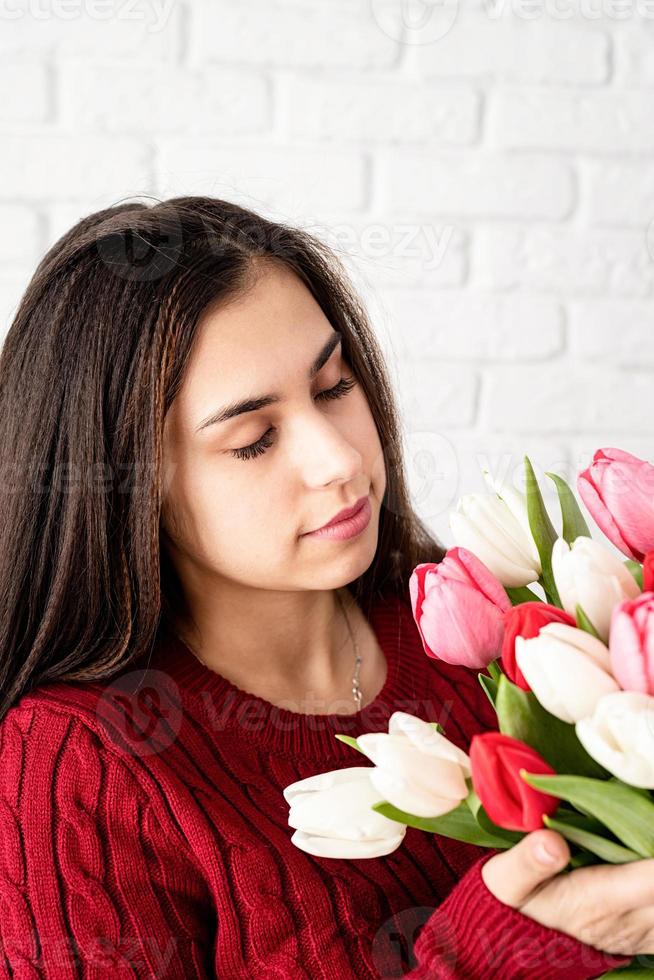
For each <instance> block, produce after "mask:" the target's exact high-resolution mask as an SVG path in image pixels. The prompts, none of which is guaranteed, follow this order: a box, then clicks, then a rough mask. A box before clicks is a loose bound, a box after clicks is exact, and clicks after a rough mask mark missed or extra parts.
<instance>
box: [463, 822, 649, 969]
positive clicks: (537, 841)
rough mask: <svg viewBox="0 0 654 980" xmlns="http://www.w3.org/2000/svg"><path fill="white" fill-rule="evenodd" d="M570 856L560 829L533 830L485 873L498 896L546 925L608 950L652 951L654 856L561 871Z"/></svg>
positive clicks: (620, 952)
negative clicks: (622, 862) (621, 862)
mask: <svg viewBox="0 0 654 980" xmlns="http://www.w3.org/2000/svg"><path fill="white" fill-rule="evenodd" d="M569 859H570V849H569V847H568V845H567V842H566V840H565V838H563V837H562V836H561V834H558V833H557V832H556V831H554V830H545V829H543V830H535V831H533V832H532V833H530V834H527V835H526V836H525V837H523V839H522V840H521V841H519V843H518V844H516V845H515V846H514V847H512V848H511V849H510V850H507V851H503V852H502V853H501V854H495V855H493V857H492V858H490V860H488V861H486V863H485V864H484V865H483V866H482V869H481V873H482V877H483V880H484V883H485V885H486V887H487V888H488V889H489V891H490V892H492V894H493V895H494V896H495V897H496V898H498V899H499V900H500V901H501V902H504V904H505V905H510V906H512V907H513V908H515V909H519V910H520V912H522V913H523V914H524V915H527V916H529V918H531V919H534V920H535V921H536V922H539V923H540V924H541V925H543V926H546V927H548V928H550V929H558V930H560V931H561V932H565V933H567V934H568V935H569V936H573V937H574V938H575V939H578V940H579V941H580V942H582V943H586V944H587V945H588V946H594V947H595V948H596V949H599V950H602V951H603V952H605V953H613V954H617V955H621V956H636V955H637V954H639V953H654V859H653V858H647V859H643V860H642V861H634V862H632V863H631V864H620V865H618V864H602V865H592V866H589V867H584V868H576V869H575V870H573V871H569V872H563V868H565V866H566V864H567V863H568V861H569ZM561 872H563V873H561Z"/></svg>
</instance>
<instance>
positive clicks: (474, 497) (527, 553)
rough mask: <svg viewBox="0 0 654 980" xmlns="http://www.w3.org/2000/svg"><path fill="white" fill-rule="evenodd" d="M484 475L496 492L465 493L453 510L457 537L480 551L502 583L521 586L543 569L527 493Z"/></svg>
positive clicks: (479, 554)
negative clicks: (529, 511)
mask: <svg viewBox="0 0 654 980" xmlns="http://www.w3.org/2000/svg"><path fill="white" fill-rule="evenodd" d="M484 475H485V476H486V479H487V481H488V482H489V483H490V484H491V486H495V487H496V492H494V493H493V494H480V493H470V494H466V495H465V496H463V497H461V499H460V500H459V502H458V504H457V507H456V510H454V511H452V512H451V514H450V528H451V529H452V534H453V535H454V540H455V542H456V543H457V545H460V546H462V547H464V548H467V549H468V550H469V551H472V552H473V553H474V554H475V555H477V557H478V558H479V559H480V560H481V561H483V563H484V564H485V565H486V566H487V568H489V569H490V571H491V572H492V573H493V575H495V576H496V577H497V578H498V579H499V581H500V583H501V584H502V585H504V586H507V587H512V588H518V587H520V586H523V585H529V584H530V583H531V582H536V581H538V578H539V577H540V574H541V570H542V569H541V562H540V557H539V554H538V549H537V547H536V544H535V542H534V539H533V537H532V534H531V530H530V527H529V518H528V516H527V503H526V499H525V496H524V494H521V493H519V492H518V491H517V490H516V489H515V488H514V487H511V486H500V485H494V484H493V483H492V481H491V480H490V478H489V477H488V474H487V472H485V473H484Z"/></svg>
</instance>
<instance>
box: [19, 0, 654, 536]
mask: <svg viewBox="0 0 654 980" xmlns="http://www.w3.org/2000/svg"><path fill="white" fill-rule="evenodd" d="M0 86H1V87H2V91H3V93H4V96H5V97H4V98H3V100H2V104H1V105H0V140H1V143H0V147H1V152H0V225H1V227H2V229H3V231H4V235H2V236H1V237H0V330H5V329H6V327H7V326H8V323H9V318H10V315H11V312H12V310H13V309H14V307H15V304H16V302H17V300H18V298H19V297H20V295H21V293H22V290H23V289H24V287H25V284H26V282H27V280H28V278H29V276H30V274H31V272H32V270H33V268H34V265H35V263H36V261H37V260H38V258H39V257H40V255H41V254H42V253H43V251H44V250H45V249H46V248H47V247H48V246H49V245H50V244H51V243H52V242H53V241H55V240H56V238H57V237H58V236H59V235H61V234H62V233H63V232H64V231H65V230H66V229H67V228H68V227H70V225H71V224H72V223H73V222H74V221H75V220H77V218H79V217H80V216H81V215H83V214H86V213H88V212H89V211H91V210H96V209H97V208H100V207H103V206H106V205H108V204H110V203H113V202H116V201H118V200H119V199H120V200H122V199H125V198H127V197H130V196H138V195H141V194H148V195H155V196H158V197H168V196H171V195H176V194H187V193H188V194H193V193H202V194H215V195H217V196H225V197H229V198H231V199H234V200H237V201H240V202H241V203H244V204H246V205H249V206H252V207H254V208H255V209H260V210H261V211H263V212H264V213H267V214H270V215H271V216H273V217H280V218H283V219H286V220H290V221H295V222H297V223H299V224H302V225H303V226H305V227H307V228H308V229H310V230H313V231H314V232H315V233H316V234H318V235H320V236H321V237H324V238H325V239H326V240H327V241H328V242H329V243H330V244H331V245H332V246H333V247H334V248H335V249H336V251H337V252H338V254H339V255H340V256H341V257H342V258H343V259H344V261H345V262H346V264H347V267H348V269H349V270H350V271H351V273H352V275H353V277H354V279H355V282H356V284H357V286H358V287H359V288H360V290H361V291H362V293H363V295H364V298H365V300H366V302H367V303H368V307H369V309H370V312H371V315H372V318H373V321H374V323H375V326H376V328H377V331H378V334H379V338H380V341H381V343H382V346H383V348H384V350H385V352H386V354H387V356H388V358H389V363H390V368H391V373H392V376H393V378H394V380H395V382H396V384H397V386H398V396H399V399H400V404H401V406H402V410H403V413H404V420H405V428H406V432H407V462H408V464H409V472H410V477H411V484H412V490H413V493H414V498H415V501H416V505H417V507H418V509H419V510H420V512H421V513H422V514H423V515H424V516H425V518H426V519H427V520H428V521H429V523H430V524H431V525H432V527H433V528H434V529H435V530H436V531H437V533H439V534H440V535H441V536H442V537H443V539H444V540H445V541H446V542H447V543H449V532H448V529H447V524H446V514H447V510H448V508H449V507H451V506H452V505H453V503H454V502H455V500H456V497H457V495H458V494H459V493H460V492H462V491H464V490H471V489H482V488H483V483H482V481H481V475H480V473H481V468H482V467H483V466H487V467H489V468H490V469H491V470H493V472H495V473H496V474H497V475H499V476H503V477H504V478H510V479H516V480H517V481H518V482H519V479H520V475H521V467H522V457H523V455H524V454H525V453H528V454H529V455H530V456H531V458H532V460H533V462H534V464H535V466H536V469H537V470H538V472H539V473H541V474H543V473H544V472H545V471H546V470H548V469H556V470H557V471H559V472H561V473H562V474H563V475H566V476H567V477H568V478H569V479H572V478H573V477H574V474H575V473H576V472H577V470H578V469H580V468H581V467H583V466H585V465H586V464H587V463H588V461H589V458H590V455H591V453H592V451H593V450H594V449H595V448H597V447H599V446H602V445H604V446H610V445H620V446H623V447H624V448H627V449H631V450H632V451H634V452H636V453H638V454H639V455H642V456H646V457H648V458H650V459H653V460H654V446H653V445H652V441H653V440H652V423H651V421H650V420H651V419H652V418H653V417H654V411H653V410H654V324H653V323H652V319H653V314H654V111H653V108H652V107H653V105H654V0H594V2H593V3H592V4H591V3H589V2H588V0H558V2H557V3H554V2H553V0H460V3H457V2H456V0H438V2H436V0H434V4H433V6H431V7H430V5H429V3H418V2H417V0H408V2H405V3H402V2H401V0H266V2H263V0H250V2H248V3H244V2H243V0H134V2H130V3H129V4H128V3H126V0H102V2H99V0H65V2H62V0H42V2H40V3H38V4H35V3H33V2H30V0H15V2H12V3H11V4H4V5H0ZM0 336H2V334H0ZM548 484H549V481H547V479H546V478H545V477H543V486H544V488H545V489H547V492H548V495H550V496H551V493H550V491H549V486H548Z"/></svg>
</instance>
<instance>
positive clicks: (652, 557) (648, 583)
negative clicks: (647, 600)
mask: <svg viewBox="0 0 654 980" xmlns="http://www.w3.org/2000/svg"><path fill="white" fill-rule="evenodd" d="M643 592H654V551H650V552H648V553H647V554H646V555H645V561H644V562H643Z"/></svg>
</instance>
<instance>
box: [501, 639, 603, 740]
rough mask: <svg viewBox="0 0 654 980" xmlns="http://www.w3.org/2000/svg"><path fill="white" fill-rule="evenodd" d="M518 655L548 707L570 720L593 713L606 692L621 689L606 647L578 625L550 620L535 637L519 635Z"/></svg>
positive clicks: (532, 687)
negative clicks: (527, 637)
mask: <svg viewBox="0 0 654 980" xmlns="http://www.w3.org/2000/svg"><path fill="white" fill-rule="evenodd" d="M515 656H516V661H517V663H518V666H519V667H520V670H521V671H522V673H523V675H524V677H525V679H526V681H527V683H528V684H529V687H530V688H531V690H532V691H533V692H534V694H535V695H536V697H537V699H538V700H539V701H540V703H541V704H542V706H543V707H544V708H545V710H546V711H549V713H550V714H551V715H555V716H556V717H557V718H560V719H561V721H567V722H569V723H570V724H572V723H574V722H576V721H579V719H580V718H586V717H587V716H588V715H591V714H592V713H593V711H594V709H595V705H596V704H597V702H598V701H599V700H600V698H602V697H604V695H605V694H609V693H611V692H612V691H617V690H619V686H618V683H617V681H616V680H615V678H614V677H613V676H612V675H611V667H610V658H609V651H608V649H607V647H605V646H604V644H603V643H602V642H601V641H600V640H597V639H596V638H595V637H594V636H591V634H590V633H586V632H585V631H584V630H581V629H577V628H576V627H575V626H569V625H567V624H565V623H550V624H549V625H548V626H544V627H543V628H542V629H541V631H540V633H539V634H538V636H536V637H534V638H533V639H530V640H525V639H524V638H523V637H521V636H518V637H516V641H515Z"/></svg>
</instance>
